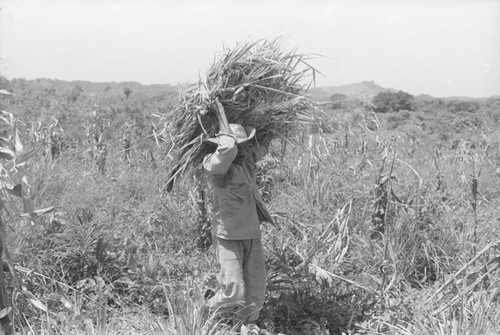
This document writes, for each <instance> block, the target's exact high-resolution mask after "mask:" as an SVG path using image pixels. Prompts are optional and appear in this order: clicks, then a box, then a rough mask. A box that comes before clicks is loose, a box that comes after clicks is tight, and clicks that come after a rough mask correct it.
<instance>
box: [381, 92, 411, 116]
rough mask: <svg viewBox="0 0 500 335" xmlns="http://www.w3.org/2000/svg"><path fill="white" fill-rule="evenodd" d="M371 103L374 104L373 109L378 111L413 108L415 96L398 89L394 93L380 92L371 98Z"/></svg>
mask: <svg viewBox="0 0 500 335" xmlns="http://www.w3.org/2000/svg"><path fill="white" fill-rule="evenodd" d="M372 103H373V105H375V111H376V112H378V113H390V112H399V111H400V110H408V111H413V110H415V98H414V97H413V95H411V94H409V93H406V92H403V91H398V92H396V93H394V92H381V93H379V94H377V95H376V96H375V97H374V98H373V100H372Z"/></svg>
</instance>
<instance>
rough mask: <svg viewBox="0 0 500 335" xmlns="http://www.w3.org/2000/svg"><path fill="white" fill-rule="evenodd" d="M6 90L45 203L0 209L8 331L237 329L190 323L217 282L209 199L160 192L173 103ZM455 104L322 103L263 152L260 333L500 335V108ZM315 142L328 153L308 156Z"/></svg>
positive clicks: (70, 89) (34, 88)
mask: <svg viewBox="0 0 500 335" xmlns="http://www.w3.org/2000/svg"><path fill="white" fill-rule="evenodd" d="M0 83H1V85H2V86H0V89H4V90H7V91H9V92H12V93H14V94H15V95H1V97H0V108H1V109H2V110H5V111H8V112H10V113H12V114H13V116H15V117H16V119H17V120H18V121H19V122H18V128H17V129H18V130H19V138H20V140H21V142H22V143H23V145H24V151H26V152H31V153H32V157H31V159H30V160H29V161H27V163H26V164H25V166H24V168H23V169H24V170H23V175H25V176H27V178H26V183H24V182H23V183H24V184H23V187H26V191H27V192H29V193H27V195H28V196H29V198H30V199H31V200H32V202H33V205H34V207H33V208H50V207H51V206H54V210H53V211H52V212H50V213H47V214H46V215H44V216H40V217H34V218H32V222H30V220H28V219H27V218H26V217H23V216H21V215H20V214H22V213H20V212H19V211H16V210H15V209H14V208H15V206H12V205H16V204H17V202H19V201H21V202H22V200H21V198H16V199H15V200H13V202H10V201H5V200H4V201H3V206H2V218H4V222H5V225H6V229H5V233H6V234H7V239H6V246H7V250H8V251H9V253H10V256H11V259H12V264H13V268H14V269H15V270H11V271H8V272H4V273H5V276H6V278H5V280H6V283H7V289H8V292H9V294H10V295H11V297H12V301H13V302H14V304H13V308H12V309H11V310H9V313H10V314H9V315H10V317H11V319H10V320H13V323H12V325H13V327H14V328H15V330H16V332H18V333H21V334H123V333H129V334H232V333H234V331H233V330H232V329H231V326H230V325H227V324H226V323H225V322H224V320H222V319H220V318H218V317H217V316H213V315H210V316H209V317H208V319H207V320H203V319H202V312H201V306H202V303H203V292H204V290H205V289H206V288H208V287H215V285H216V279H215V278H216V267H215V263H214V255H213V251H212V249H207V248H206V246H207V238H206V237H207V235H206V222H207V221H208V220H209V215H210V210H209V208H206V206H205V205H204V203H205V202H204V201H202V200H203V199H204V197H205V196H206V195H205V194H204V192H203V190H202V189H200V188H196V186H197V185H196V184H195V183H194V182H192V181H190V180H185V181H183V182H182V183H180V184H179V185H178V187H176V189H175V191H174V192H172V193H166V192H164V191H163V189H164V186H165V183H166V180H165V178H164V176H165V175H166V171H165V162H166V160H167V159H170V158H168V155H169V152H168V148H165V146H164V145H162V143H161V142H159V141H158V142H157V141H156V140H157V136H156V135H157V131H158V126H157V123H156V120H157V118H156V116H155V115H157V114H162V113H168V112H169V110H171V108H172V106H173V103H174V102H175V101H176V94H175V92H172V91H169V90H168V89H167V88H166V87H164V89H165V90H164V91H163V92H162V91H161V90H159V88H158V87H156V86H154V87H149V89H150V91H148V87H142V86H139V85H132V84H131V83H126V84H120V83H106V84H95V85H92V84H91V83H84V82H78V83H67V82H60V81H51V80H36V81H28V80H19V79H18V80H11V81H8V80H5V79H2V81H1V82H0ZM77 85H78V86H79V87H80V89H81V90H80V89H74V88H75V87H77ZM108 87H109V88H108ZM124 87H129V88H130V89H131V90H133V94H130V95H129V96H128V98H125V96H124ZM76 91H80V93H79V94H78V96H77V97H76V98H73V97H74V94H73V93H74V92H76ZM454 101H457V103H455V102H452V101H450V100H446V99H434V98H425V99H424V98H423V97H416V98H415V102H416V103H415V108H414V109H413V110H411V112H407V113H404V112H386V113H374V111H373V110H372V108H371V107H370V106H369V105H368V104H366V103H361V102H357V103H353V102H352V101H349V104H342V108H336V109H331V108H330V109H328V108H325V109H324V110H323V113H322V114H321V115H322V120H321V124H320V126H318V127H315V131H314V132H313V133H307V132H306V131H305V129H304V132H302V130H300V129H299V131H297V133H295V134H292V135H291V136H296V142H297V143H303V144H301V145H297V146H291V145H287V146H284V145H282V143H281V142H280V141H279V140H275V141H274V142H273V147H272V148H271V154H270V155H269V156H268V157H267V158H266V159H265V160H264V161H263V162H262V163H260V165H259V186H260V188H261V190H262V192H263V193H264V194H265V199H267V201H269V207H270V209H271V211H272V214H273V215H274V217H275V219H276V221H277V227H273V226H270V225H264V226H263V227H262V229H263V241H264V246H265V255H266V262H267V268H268V275H267V277H268V281H267V282H268V293H267V297H266V304H265V307H264V310H263V311H262V313H261V318H260V320H259V323H260V326H261V328H263V329H266V330H267V332H268V333H270V334H278V333H282V334H292V335H293V334H306V335H312V334H319V335H326V334H495V333H499V332H500V321H499V320H500V318H499V316H500V315H499V313H500V312H499V311H500V306H499V294H498V289H499V288H500V282H499V281H498V277H499V276H498V271H499V269H498V267H499V265H500V244H499V241H500V226H499V225H500V221H499V220H498V218H500V211H499V208H500V187H499V185H500V183H499V182H500V165H499V162H500V130H499V129H500V111H499V106H500V99H498V98H490V99H484V100H474V101H473V102H474V104H472V105H471V106H476V104H477V108H476V107H474V108H472V109H471V108H469V107H467V108H466V110H464V109H462V108H458V109H457V106H459V105H460V104H458V101H460V100H458V99H457V100H454ZM452 106H454V109H452ZM460 106H461V105H460ZM464 108H465V107H464ZM6 129H7V128H6ZM311 136H312V137H315V138H316V139H317V140H318V141H321V143H325V144H326V148H327V149H328V150H327V151H325V150H317V147H316V146H315V145H314V144H313V145H311V146H309V145H308V144H309V143H314V142H311V141H310V137H311ZM318 143H319V142H318ZM283 154H285V155H283ZM2 164H3V163H2ZM5 166H6V165H4V167H5ZM7 170H8V171H10V170H9V169H7ZM9 173H11V172H9ZM21 178H22V177H21ZM28 185H29V186H28ZM198 186H199V185H198ZM3 199H4V198H2V200H3ZM3 236H5V235H3ZM14 274H17V277H18V280H19V287H20V288H21V289H20V290H14V291H13V289H14V288H17V287H18V286H16V283H15V279H14V276H13V275H14ZM20 291H21V292H29V294H28V293H22V294H19V292H20ZM30 294H31V295H30ZM6 312H7V311H3V310H2V311H0V316H1V317H2V320H4V318H5V317H6V315H7V314H6Z"/></svg>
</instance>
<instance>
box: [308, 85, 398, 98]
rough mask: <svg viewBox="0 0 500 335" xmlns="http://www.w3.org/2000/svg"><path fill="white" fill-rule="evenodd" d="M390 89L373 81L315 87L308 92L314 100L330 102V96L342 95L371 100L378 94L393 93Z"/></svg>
mask: <svg viewBox="0 0 500 335" xmlns="http://www.w3.org/2000/svg"><path fill="white" fill-rule="evenodd" d="M395 91H396V90H394V89H392V88H384V87H382V86H379V85H377V84H375V83H374V82H373V81H362V82H360V83H354V84H349V85H341V86H328V87H317V88H313V89H310V90H309V93H310V94H311V96H312V98H313V99H315V100H320V101H325V100H330V97H331V96H332V94H344V95H346V96H348V97H353V98H354V97H368V98H373V97H374V96H375V95H377V94H378V93H380V92H395Z"/></svg>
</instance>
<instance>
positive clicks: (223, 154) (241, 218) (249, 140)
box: [203, 99, 272, 325]
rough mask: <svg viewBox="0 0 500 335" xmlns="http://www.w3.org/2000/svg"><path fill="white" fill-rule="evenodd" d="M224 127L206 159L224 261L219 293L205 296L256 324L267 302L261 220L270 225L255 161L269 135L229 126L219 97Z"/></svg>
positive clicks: (213, 305) (239, 320) (212, 306)
mask: <svg viewBox="0 0 500 335" xmlns="http://www.w3.org/2000/svg"><path fill="white" fill-rule="evenodd" d="M216 112H217V113H218V118H219V123H220V125H219V128H220V131H219V133H218V134H217V137H216V138H211V139H208V141H210V142H211V143H214V144H216V145H217V148H216V150H215V152H214V153H211V154H208V155H206V156H205V157H204V160H203V170H204V173H205V176H206V177H207V179H208V181H209V190H210V196H211V200H212V211H213V222H212V235H213V244H214V247H215V252H216V257H217V261H218V263H219V265H220V274H219V278H218V279H219V283H220V285H221V288H220V290H219V291H218V292H215V293H213V294H211V296H209V297H207V298H208V300H207V302H206V305H207V307H208V309H209V310H211V311H217V312H230V313H233V314H232V318H233V322H235V325H236V324H248V323H253V322H255V320H257V318H258V316H259V311H260V309H261V308H262V306H263V303H264V296H265V289H266V269H265V259H264V253H263V248H262V241H261V232H260V222H261V221H268V222H270V223H272V218H271V216H270V214H269V212H268V211H267V209H266V208H265V206H264V204H263V201H262V198H261V195H260V193H259V191H258V189H257V184H256V171H255V170H256V162H257V161H258V160H260V159H261V158H262V157H264V156H265V155H266V154H267V152H268V149H269V144H270V141H271V136H269V134H266V133H262V134H256V131H255V128H253V127H250V126H246V127H244V126H242V125H240V124H227V120H226V118H225V112H224V107H223V106H222V104H221V103H220V102H219V100H218V99H216Z"/></svg>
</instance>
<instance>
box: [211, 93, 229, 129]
mask: <svg viewBox="0 0 500 335" xmlns="http://www.w3.org/2000/svg"><path fill="white" fill-rule="evenodd" d="M214 109H215V115H216V116H217V120H219V132H220V133H224V134H229V135H231V134H232V132H231V128H229V123H228V122H227V118H226V111H225V110H224V106H223V105H222V103H221V102H220V101H219V98H218V97H217V98H215V107H214Z"/></svg>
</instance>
